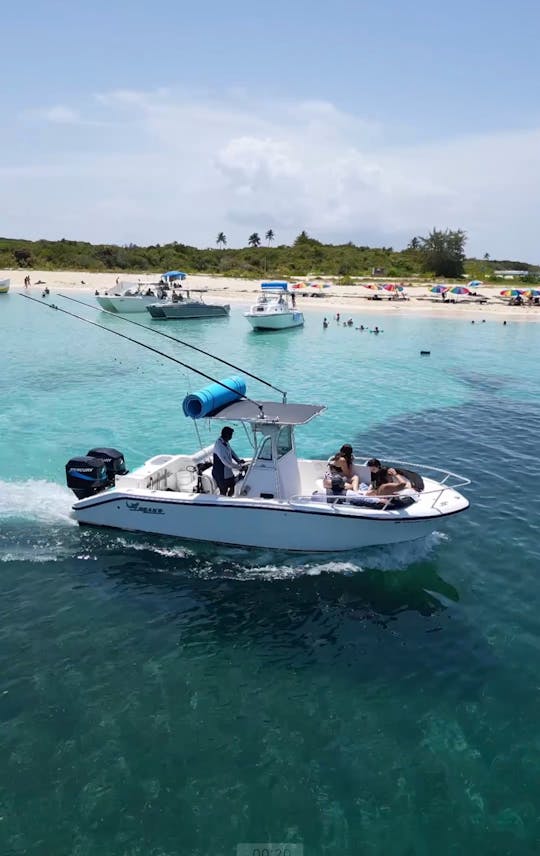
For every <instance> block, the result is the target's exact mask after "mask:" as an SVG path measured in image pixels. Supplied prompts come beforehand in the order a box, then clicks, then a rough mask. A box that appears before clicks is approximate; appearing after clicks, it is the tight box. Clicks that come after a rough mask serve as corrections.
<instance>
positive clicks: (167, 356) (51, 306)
mask: <svg viewBox="0 0 540 856" xmlns="http://www.w3.org/2000/svg"><path fill="white" fill-rule="evenodd" d="M20 296H21V297H26V299H27V300H31V301H32V302H33V303H38V304H39V305H40V306H46V307H47V308H48V309H55V310H56V311H57V312H63V313H64V315H69V316H70V317H71V318H76V319H77V320H78V321H84V322H85V324H91V325H92V327H97V328H98V329H99V330H105V332H106V333H112V334H113V335H114V336H119V337H120V338H121V339H126V340H127V341H128V342H133V343H134V344H135V345H140V346H141V347H142V348H146V350H147V351H152V353H154V354H159V356H160V357H165V359H166V360H171V362H173V363H176V364H177V365H179V366H182V368H184V369H189V371H192V372H195V374H198V375H201V377H204V378H206V380H211V381H212V383H217V384H219V386H222V387H223V389H227V390H228V391H229V392H233V393H234V394H235V395H238V396H239V397H240V398H243V399H245V400H246V401H249V402H250V404H254V405H255V407H258V408H259V413H260V415H261V417H264V411H263V406H262V404H259V402H258V401H254V400H253V399H252V398H249V396H247V395H244V394H243V393H242V392H238V390H237V389H233V387H232V386H227V384H226V383H223V381H221V380H217V378H215V377H212V376H211V375H208V374H205V372H202V371H201V370H200V369H196V368H194V367H193V366H190V365H188V364H187V363H183V362H182V360H177V359H176V357H171V355H170V354H166V353H165V352H164V351H160V350H158V349H157V348H153V347H152V345H147V344H145V343H144V342H139V340H138V339H133V338H132V337H131V336H126V334H125V333H119V332H118V330H111V329H110V327H104V326H103V324H98V323H97V322H96V321H90V319H89V318H84V317H83V316H82V315H76V314H75V312H68V310H67V309H61V308H60V306H57V305H56V303H43V301H42V300H38V299H37V298H36V297H30V295H29V294H21V295H20ZM140 326H141V327H144V324H141V325H140ZM145 329H148V328H145Z"/></svg>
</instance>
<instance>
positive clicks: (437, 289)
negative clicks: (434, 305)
mask: <svg viewBox="0 0 540 856" xmlns="http://www.w3.org/2000/svg"><path fill="white" fill-rule="evenodd" d="M449 288H450V286H449V285H432V286H431V288H430V289H429V290H430V291H431V292H433V294H444V293H445V291H448V289H449Z"/></svg>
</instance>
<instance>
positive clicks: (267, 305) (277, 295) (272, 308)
mask: <svg viewBox="0 0 540 856" xmlns="http://www.w3.org/2000/svg"><path fill="white" fill-rule="evenodd" d="M261 289H262V294H261V296H260V297H259V299H258V301H257V303H254V304H253V306H251V307H250V309H249V311H248V312H244V315H245V317H246V318H247V320H248V321H249V323H250V324H251V326H252V327H253V329H254V330H286V329H287V328H289V327H301V326H302V324H303V323H304V315H303V313H302V312H299V311H298V310H297V309H296V307H295V305H294V304H295V299H294V298H293V296H292V295H291V294H290V293H289V286H288V283H287V282H263V283H261Z"/></svg>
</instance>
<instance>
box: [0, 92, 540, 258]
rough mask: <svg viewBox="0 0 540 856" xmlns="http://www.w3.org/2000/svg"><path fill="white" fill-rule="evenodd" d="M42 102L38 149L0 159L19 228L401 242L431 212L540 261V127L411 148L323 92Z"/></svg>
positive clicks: (142, 236)
mask: <svg viewBox="0 0 540 856" xmlns="http://www.w3.org/2000/svg"><path fill="white" fill-rule="evenodd" d="M26 115H30V114H29V113H27V114H26ZM32 115H33V116H34V117H35V118H38V117H39V118H40V119H42V120H46V121H47V122H48V123H49V124H50V130H49V132H48V138H47V139H46V140H44V141H43V144H42V146H41V148H40V151H39V158H38V159H37V160H36V157H34V159H33V160H30V161H29V160H28V159H27V160H25V161H24V162H21V159H20V158H19V157H18V156H17V151H18V148H17V138H16V135H14V136H13V137H12V138H11V141H7V142H6V141H5V140H4V144H3V147H4V150H5V151H4V154H3V157H2V162H3V166H2V167H0V174H1V175H2V178H3V183H4V185H5V191H4V196H5V199H7V204H8V209H9V210H10V212H11V213H12V215H13V216H12V219H13V222H14V223H16V224H17V228H16V233H17V234H20V235H22V234H26V235H28V236H38V235H45V234H48V235H49V236H50V237H61V236H64V235H65V236H73V237H78V238H86V239H89V240H101V241H106V240H107V241H118V242H125V241H136V242H138V243H146V242H156V241H159V242H161V243H163V242H165V241H168V240H180V241H185V242H189V243H196V244H199V245H203V246H204V245H209V244H212V243H213V240H214V235H215V234H217V232H218V231H221V230H223V231H225V232H226V234H227V235H228V238H229V245H234V244H245V242H246V239H247V235H248V234H249V233H250V232H251V231H253V230H257V231H265V230H266V229H267V228H270V227H271V228H272V229H274V231H275V232H276V237H277V240H278V241H284V242H285V241H289V240H291V239H292V238H294V236H295V235H296V234H298V232H299V231H300V230H301V229H304V228H305V229H307V230H308V232H310V233H311V234H313V235H314V236H316V237H319V238H321V239H325V238H327V239H333V240H343V241H348V240H353V241H355V242H357V243H366V244H367V243H374V242H378V243H382V244H385V245H389V244H392V245H394V246H402V245H403V244H404V243H406V242H407V241H408V240H409V238H410V237H412V235H415V234H425V233H426V232H427V231H428V230H429V229H430V228H431V227H432V226H434V225H436V226H440V227H446V226H449V227H452V228H456V227H461V228H464V229H465V230H466V231H468V232H469V235H470V244H469V249H470V250H471V251H472V252H477V253H480V252H482V253H483V252H485V251H488V252H490V253H491V255H492V256H497V255H498V256H500V257H505V256H506V257H514V258H518V257H522V258H526V259H528V260H529V261H535V260H536V259H537V249H536V247H537V242H536V226H535V224H536V219H537V214H538V212H537V207H538V202H537V201H536V200H537V199H538V198H540V146H539V142H540V130H534V131H523V132H519V131H516V132H514V133H507V132H503V133H499V134H492V135H490V136H483V137H480V136H474V135H471V134H468V133H464V134H462V135H460V136H457V135H455V136H454V137H453V138H449V139H448V140H444V141H438V142H431V143H429V144H423V145H420V144H417V145H414V146H412V145H410V144H405V143H400V140H399V138H398V132H397V131H396V129H392V128H386V129H385V128H382V127H381V126H379V125H378V124H376V123H373V122H371V121H368V120H366V119H364V118H363V117H362V116H356V115H352V114H349V113H346V112H344V111H341V110H339V109H338V108H337V107H336V106H335V105H333V104H330V103H328V102H322V101H317V100H313V101H302V102H297V103H295V102H291V101H285V100H284V101H282V102H278V101H275V100H273V101H268V100H263V99H260V98H257V99H253V98H251V99H250V98H249V96H248V95H247V94H246V92H245V91H243V90H238V91H235V92H229V93H228V94H227V95H225V96H223V98H221V99H219V98H215V97H211V96H210V95H209V94H207V93H198V94H196V95H195V94H189V93H178V92H172V91H170V90H167V89H160V90H156V91H154V92H142V91H136V90H116V91H111V92H108V93H100V94H98V95H96V96H95V97H94V98H93V99H92V100H91V101H90V102H89V103H87V104H86V105H84V106H83V107H81V108H80V110H79V111H76V110H72V109H71V108H69V107H64V106H56V107H52V108H47V109H41V110H39V111H33V113H32ZM68 123H69V124H72V125H73V126H74V129H73V131H72V134H74V135H75V134H76V133H78V134H79V136H78V137H76V136H74V137H73V139H72V140H71V141H70V146H71V148H68V150H67V151H66V149H65V145H66V143H65V138H64V137H62V136H61V134H62V131H61V129H60V128H58V126H59V125H62V124H68ZM103 125H106V126H107V133H106V134H104V133H103V129H102V126H103ZM54 126H57V130H56V132H54ZM77 126H79V130H78V132H77ZM54 133H56V134H57V135H58V136H57V137H54ZM61 145H62V146H63V148H62V154H61V155H60V154H59V150H60V146H61ZM9 146H12V149H11V151H10V149H9ZM57 152H58V153H57ZM10 155H11V156H10ZM10 164H12V165H11V166H10ZM6 194H7V196H6ZM81 200H84V202H83V204H81ZM74 212H76V213H75V214H74ZM51 230H54V231H51Z"/></svg>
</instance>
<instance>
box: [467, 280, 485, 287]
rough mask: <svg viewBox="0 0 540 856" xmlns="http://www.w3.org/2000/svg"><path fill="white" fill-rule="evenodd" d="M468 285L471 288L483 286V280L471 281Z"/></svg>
mask: <svg viewBox="0 0 540 856" xmlns="http://www.w3.org/2000/svg"><path fill="white" fill-rule="evenodd" d="M468 285H469V288H476V287H477V286H479V285H482V280H481V279H471V281H470V282H469V283H468Z"/></svg>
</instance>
